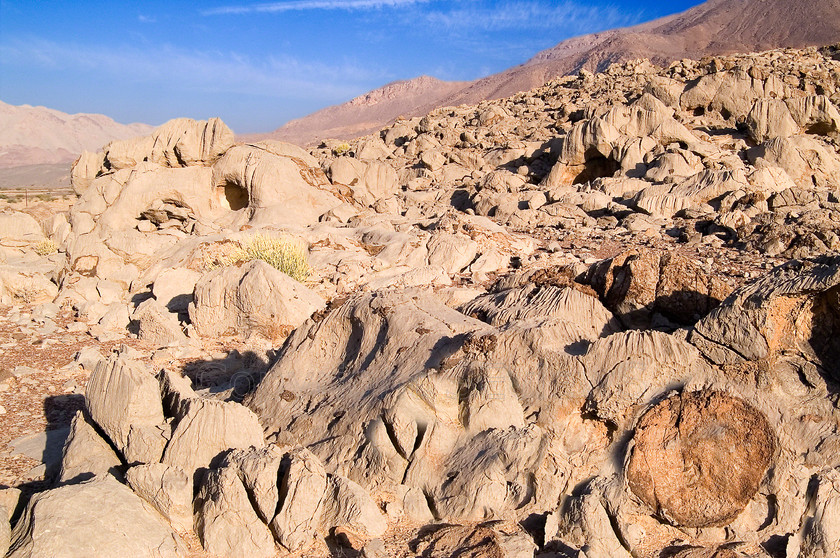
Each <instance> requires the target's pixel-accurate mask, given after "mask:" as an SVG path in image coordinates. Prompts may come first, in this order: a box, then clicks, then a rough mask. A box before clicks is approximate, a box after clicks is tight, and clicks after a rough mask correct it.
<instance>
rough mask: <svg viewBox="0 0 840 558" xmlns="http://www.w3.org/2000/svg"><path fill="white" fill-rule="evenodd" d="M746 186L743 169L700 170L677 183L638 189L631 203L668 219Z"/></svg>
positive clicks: (746, 187) (745, 188)
mask: <svg viewBox="0 0 840 558" xmlns="http://www.w3.org/2000/svg"><path fill="white" fill-rule="evenodd" d="M749 187H750V185H749V182H748V181H747V177H746V174H745V173H744V171H743V169H737V170H708V169H707V170H704V171H701V172H699V173H697V174H695V175H693V176H691V177H690V178H688V179H687V180H684V181H682V182H679V183H677V184H657V185H652V186H649V187H647V188H645V189H643V190H641V191H640V192H639V193H638V194H636V196H635V197H634V198H633V202H634V204H635V206H636V208H638V209H639V210H641V211H644V212H645V213H648V214H650V215H653V216H654V217H662V218H665V219H670V218H672V217H673V216H674V215H676V214H677V213H679V212H680V211H682V210H684V209H688V208H695V207H699V206H702V205H703V204H708V203H713V202H712V200H716V199H717V198H720V197H722V196H723V195H725V194H727V193H729V192H734V191H738V190H747V189H749Z"/></svg>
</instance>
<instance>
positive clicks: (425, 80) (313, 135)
mask: <svg viewBox="0 0 840 558" xmlns="http://www.w3.org/2000/svg"><path fill="white" fill-rule="evenodd" d="M469 83H470V82H463V81H442V80H439V79H436V78H433V77H430V76H420V77H417V78H414V79H410V80H405V81H395V82H393V83H389V84H388V85H385V86H384V87H380V88H379V89H374V90H373V91H370V92H368V93H365V94H364V95H360V96H358V97H356V98H355V99H352V100H350V101H348V102H346V103H344V104H341V105H336V106H331V107H327V108H325V109H322V110H319V111H318V112H315V113H313V114H310V115H309V116H305V117H303V118H300V119H298V120H292V121H290V122H288V123H286V124H285V125H284V126H283V127H281V128H279V129H277V130H275V131H274V132H272V133H270V134H257V135H253V136H243V137H242V139H245V140H255V139H266V138H270V139H281V140H283V141H288V142H291V143H296V144H299V145H306V144H309V143H312V142H314V141H317V140H319V139H321V138H328V137H334V138H354V137H358V136H363V135H365V134H369V133H371V132H374V131H376V130H378V129H379V128H381V127H382V125H383V124H384V123H387V122H391V121H393V120H395V119H396V118H397V117H399V116H406V117H410V116H417V115H419V114H425V113H427V112H429V111H430V110H432V109H434V108H437V107H439V106H441V102H442V100H443V99H446V98H448V97H450V96H451V95H453V94H455V93H456V92H458V91H460V90H462V89H463V88H464V87H465V86H467V85H468V84H469Z"/></svg>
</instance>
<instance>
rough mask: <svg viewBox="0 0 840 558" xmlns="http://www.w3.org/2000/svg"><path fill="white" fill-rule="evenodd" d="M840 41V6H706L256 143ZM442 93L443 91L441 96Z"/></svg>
mask: <svg viewBox="0 0 840 558" xmlns="http://www.w3.org/2000/svg"><path fill="white" fill-rule="evenodd" d="M838 41H840V0H799V1H796V2H791V1H790V0H709V1H707V2H705V3H704V4H701V5H699V6H697V7H695V8H692V9H690V10H688V11H686V12H683V13H680V14H676V15H673V16H669V17H666V18H662V19H659V20H656V21H652V22H648V23H644V24H641V25H637V26H634V27H628V28H624V29H617V30H612V31H606V32H602V33H595V34H591V35H584V36H581V37H576V38H573V39H569V40H566V41H563V42H561V43H559V44H558V45H556V46H554V47H552V48H550V49H547V50H545V51H543V52H540V53H539V54H537V55H536V56H534V57H533V58H532V59H531V60H529V61H527V62H525V63H524V64H522V65H520V66H516V67H514V68H510V69H509V70H506V71H504V72H501V73H498V74H494V75H492V76H488V77H486V78H483V79H480V80H477V81H475V82H468V83H466V84H460V85H459V86H456V84H455V83H453V82H448V83H447V82H440V81H438V80H434V78H427V77H423V78H417V80H409V81H407V82H398V83H397V84H391V85H389V86H386V87H385V88H383V89H381V90H376V91H372V92H371V93H369V94H368V95H373V96H374V97H376V96H377V92H379V91H383V90H387V89H388V88H389V87H393V86H396V85H398V84H401V83H402V84H412V83H414V82H418V80H422V81H420V82H418V83H419V85H418V86H417V87H416V88H412V87H410V86H409V87H408V88H407V91H405V94H404V96H403V97H401V98H393V99H389V100H388V102H387V104H382V105H381V106H378V105H377V104H376V103H373V104H370V105H369V106H366V105H364V104H360V103H355V104H354V102H355V101H357V99H363V98H365V97H367V96H365V95H363V96H362V97H359V98H357V99H354V100H353V101H351V102H349V103H345V104H342V105H336V106H333V107H329V108H327V109H324V110H321V111H318V112H316V113H314V114H312V115H309V116H306V117H304V118H301V119H298V120H295V121H292V122H290V123H288V124H286V125H285V126H283V127H281V128H279V129H277V130H275V131H274V132H271V133H270V134H266V135H263V136H261V137H271V138H276V139H284V140H286V141H293V142H296V143H300V144H308V143H314V142H315V141H317V140H319V139H322V138H327V137H336V138H346V139H349V138H352V137H356V136H360V135H364V134H365V133H369V132H371V131H375V130H376V129H377V128H380V127H382V126H384V125H385V124H387V123H389V122H390V121H392V120H393V119H394V118H396V117H397V116H399V115H404V116H416V115H420V114H424V113H426V112H428V111H429V110H430V109H432V108H436V107H440V106H456V105H460V104H465V103H469V104H474V103H478V102H479V101H481V100H484V99H499V98H503V97H507V96H510V95H513V94H514V93H517V92H519V91H527V90H529V89H533V88H534V87H538V86H540V85H542V84H543V83H545V82H546V81H547V80H549V79H552V78H554V77H558V76H561V75H566V74H569V73H574V72H577V71H579V70H580V69H582V68H586V69H589V70H603V69H605V68H606V67H607V66H609V65H610V64H612V63H613V62H621V61H627V60H633V59H638V58H650V59H651V60H652V61H653V62H655V63H657V64H662V65H664V64H668V63H670V62H672V61H674V60H679V59H681V58H700V57H703V56H706V55H717V54H728V53H732V52H742V51H760V50H768V49H773V48H780V47H804V46H817V45H825V44H830V43H835V42H838ZM447 90H448V91H447Z"/></svg>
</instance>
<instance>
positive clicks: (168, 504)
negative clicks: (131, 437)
mask: <svg viewBox="0 0 840 558" xmlns="http://www.w3.org/2000/svg"><path fill="white" fill-rule="evenodd" d="M125 480H126V482H127V483H128V486H130V487H131V489H132V490H133V491H134V492H135V493H136V494H137V495H138V496H140V497H141V498H143V499H144V500H145V501H147V502H148V503H150V504H151V505H152V506H154V508H155V509H156V510H157V511H158V512H160V514H161V515H162V516H163V517H165V518H166V520H167V521H168V522H169V523H170V525H172V527H174V528H175V529H177V530H179V531H187V532H190V531H192V530H193V506H192V500H193V481H192V479H191V478H190V477H189V475H187V474H186V473H185V472H184V471H182V470H181V469H179V468H178V467H170V466H168V465H164V464H163V463H150V464H148V465H137V466H135V467H131V468H130V469H129V470H128V471H126V473H125Z"/></svg>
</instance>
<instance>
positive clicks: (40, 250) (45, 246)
mask: <svg viewBox="0 0 840 558" xmlns="http://www.w3.org/2000/svg"><path fill="white" fill-rule="evenodd" d="M56 252H58V244H56V243H55V242H53V241H52V240H50V239H49V238H45V239H44V240H42V241H41V242H39V243H38V244H36V245H35V253H36V254H38V255H39V256H49V255H50V254H55V253H56Z"/></svg>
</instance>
